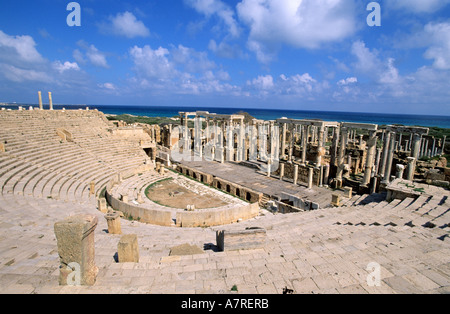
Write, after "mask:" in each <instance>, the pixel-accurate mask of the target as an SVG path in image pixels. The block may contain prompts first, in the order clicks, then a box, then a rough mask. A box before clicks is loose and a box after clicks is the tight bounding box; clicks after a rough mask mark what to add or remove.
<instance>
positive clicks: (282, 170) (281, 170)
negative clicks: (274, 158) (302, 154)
mask: <svg viewBox="0 0 450 314" xmlns="http://www.w3.org/2000/svg"><path fill="white" fill-rule="evenodd" d="M283 177H284V164H283V163H280V180H283Z"/></svg>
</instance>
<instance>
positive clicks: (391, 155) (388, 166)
mask: <svg viewBox="0 0 450 314" xmlns="http://www.w3.org/2000/svg"><path fill="white" fill-rule="evenodd" d="M394 148H395V133H394V132H392V134H391V141H390V145H389V150H388V155H387V156H386V157H387V158H386V169H385V172H384V178H383V182H384V183H389V182H390V176H391V171H392V161H393V159H394Z"/></svg>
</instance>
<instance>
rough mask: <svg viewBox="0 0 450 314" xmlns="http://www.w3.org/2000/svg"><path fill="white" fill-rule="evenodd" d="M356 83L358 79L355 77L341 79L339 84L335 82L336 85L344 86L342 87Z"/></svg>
mask: <svg viewBox="0 0 450 314" xmlns="http://www.w3.org/2000/svg"><path fill="white" fill-rule="evenodd" d="M354 83H358V79H357V78H356V77H348V78H346V79H342V80H340V81H339V82H337V85H340V86H344V85H350V84H354Z"/></svg>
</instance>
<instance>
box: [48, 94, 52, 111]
mask: <svg viewBox="0 0 450 314" xmlns="http://www.w3.org/2000/svg"><path fill="white" fill-rule="evenodd" d="M48 103H49V105H50V110H53V100H52V92H48Z"/></svg>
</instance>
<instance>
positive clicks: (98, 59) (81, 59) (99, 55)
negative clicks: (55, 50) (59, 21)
mask: <svg viewBox="0 0 450 314" xmlns="http://www.w3.org/2000/svg"><path fill="white" fill-rule="evenodd" d="M77 45H78V46H79V47H81V48H83V49H84V51H85V55H84V54H83V53H82V52H81V51H80V50H79V49H75V50H74V51H73V57H74V59H75V60H76V61H77V62H78V63H80V64H86V62H87V61H86V59H87V60H88V61H89V62H90V63H91V64H93V65H95V66H98V67H102V68H109V65H108V62H107V61H106V56H105V54H104V53H103V52H101V51H99V50H98V49H97V47H95V46H94V45H89V44H88V43H86V42H85V41H83V40H79V41H78V42H77Z"/></svg>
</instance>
